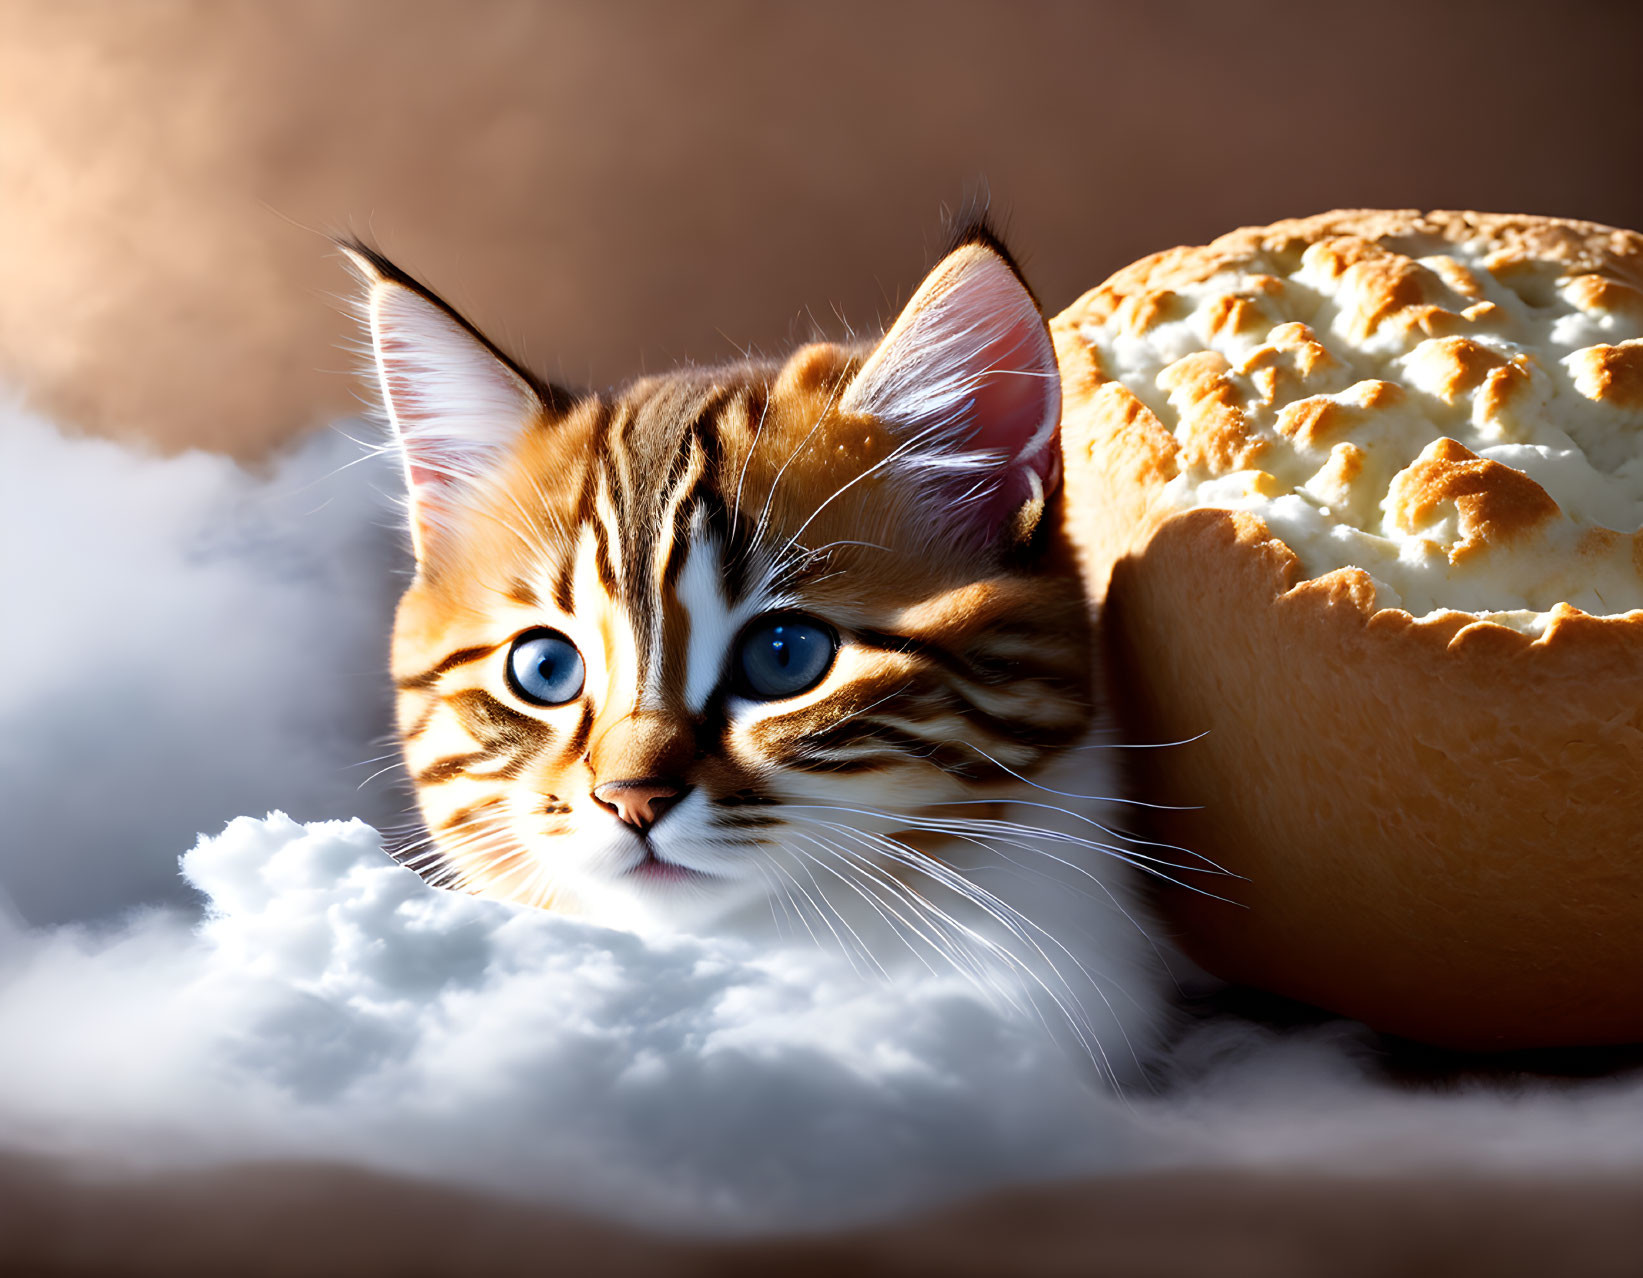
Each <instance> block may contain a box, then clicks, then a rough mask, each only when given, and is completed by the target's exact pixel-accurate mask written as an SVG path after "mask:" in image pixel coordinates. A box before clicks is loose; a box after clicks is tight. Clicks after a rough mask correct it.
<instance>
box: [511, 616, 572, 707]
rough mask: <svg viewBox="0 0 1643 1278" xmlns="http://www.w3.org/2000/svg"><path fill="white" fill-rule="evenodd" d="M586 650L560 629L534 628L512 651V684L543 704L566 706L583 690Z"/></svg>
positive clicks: (525, 695) (527, 696) (526, 696)
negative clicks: (578, 647) (583, 650)
mask: <svg viewBox="0 0 1643 1278" xmlns="http://www.w3.org/2000/svg"><path fill="white" fill-rule="evenodd" d="M584 674H585V671H584V670H583V667H582V654H581V653H579V652H578V651H576V645H575V644H573V643H572V642H571V641H570V640H569V639H567V638H565V636H564V635H562V634H560V633H559V632H558V631H557V630H530V631H527V632H526V633H525V634H522V635H520V636H519V638H517V639H515V640H514V641H513V647H512V648H511V649H509V651H508V686H509V687H510V688H512V689H513V690H514V691H515V692H517V693H518V694H519V695H520V696H521V697H523V698H524V699H525V700H526V701H530V702H534V703H535V704H536V705H539V706H562V705H564V704H565V702H567V701H570V700H572V699H573V698H574V697H576V695H577V694H578V693H580V692H581V691H582V679H583V676H584Z"/></svg>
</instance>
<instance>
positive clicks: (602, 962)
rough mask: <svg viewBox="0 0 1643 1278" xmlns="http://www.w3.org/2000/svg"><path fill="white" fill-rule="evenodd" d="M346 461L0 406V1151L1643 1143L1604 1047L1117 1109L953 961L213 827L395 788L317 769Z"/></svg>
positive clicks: (1189, 1093) (483, 1172) (572, 1172)
mask: <svg viewBox="0 0 1643 1278" xmlns="http://www.w3.org/2000/svg"><path fill="white" fill-rule="evenodd" d="M357 455H358V452H357V449H356V448H355V446H353V445H352V444H349V443H348V442H347V441H346V440H343V439H341V438H340V437H336V436H322V437H320V438H319V439H317V440H316V441H314V442H313V443H311V444H310V445H309V446H308V447H307V448H305V449H304V450H303V451H301V452H299V453H296V454H294V455H292V456H291V457H288V458H286V459H285V460H283V461H281V462H279V463H277V464H276V465H274V466H272V467H271V468H270V469H269V470H268V472H267V473H266V474H262V475H253V474H250V473H248V472H246V471H245V470H243V469H241V468H239V467H237V466H235V465H233V464H232V463H230V462H228V461H226V460H224V459H222V458H216V457H208V456H201V455H197V454H196V455H189V456H184V457H178V458H172V459H164V460H162V459H156V458H150V457H144V456H141V455H138V454H135V453H133V452H131V451H130V450H127V449H123V448H119V447H116V446H114V445H111V444H107V443H101V442H96V441H87V440H74V439H65V438H62V437H60V436H59V435H57V434H56V433H55V432H54V431H53V430H51V429H50V428H49V427H47V426H46V425H44V424H42V423H40V422H38V421H34V420H32V419H30V418H28V417H27V416H26V415H24V414H21V413H13V414H12V415H10V416H9V417H8V416H5V415H3V414H0V556H3V557H4V558H3V560H0V563H3V585H4V588H5V592H6V598H7V610H6V612H5V614H4V616H5V619H6V624H5V625H3V626H0V662H3V666H0V668H3V669H4V670H5V671H6V672H7V673H6V679H5V680H4V682H3V683H0V812H3V813H4V814H5V818H6V828H5V832H4V834H3V835H0V885H3V886H4V888H5V889H7V890H9V892H10V893H11V894H12V895H13V896H14V897H15V899H16V900H17V902H18V904H19V906H20V910H19V911H18V912H11V911H8V910H7V909H5V908H4V907H3V904H0V1146H12V1147H27V1148H33V1149H37V1150H43V1151H49V1152H55V1153H70V1154H73V1153H79V1154H89V1155H93V1156H96V1157H98V1158H104V1159H107V1158H114V1159H118V1160H121V1161H128V1160H135V1161H138V1162H162V1163H166V1162H172V1163H174V1162H178V1161H193V1160H201V1159H204V1160H213V1159H227V1158H232V1159H243V1158H247V1157H259V1156H277V1155H309V1156H319V1157H325V1158H334V1159H341V1160H345V1161H356V1162H364V1163H369V1164H373V1165H377V1166H382V1167H387V1168H392V1169H395V1170H399V1171H410V1172H416V1173H421V1174H426V1175H429V1176H433V1177H438V1178H446V1179H450V1180H453V1181H458V1182H461V1183H464V1184H470V1185H474V1184H477V1185H482V1186H487V1187H493V1188H495V1189H497V1190H499V1191H502V1192H507V1193H510V1194H526V1195H531V1196H538V1197H548V1198H552V1199H555V1200H558V1201H562V1202H567V1203H572V1204H577V1205H581V1206H585V1207H590V1208H593V1209H595V1210H598V1211H601V1212H605V1213H609V1214H615V1215H621V1216H626V1217H629V1218H632V1219H635V1220H642V1221H645V1222H647V1223H652V1224H656V1223H667V1224H682V1225H692V1226H698V1227H702V1228H751V1227H776V1226H781V1225H798V1224H804V1225H819V1224H827V1223H830V1222H836V1221H843V1220H851V1219H859V1218H862V1217H866V1216H872V1215H877V1214H885V1213H892V1212H895V1211H897V1210H901V1209H904V1208H907V1207H910V1206H912V1205H915V1204H918V1203H923V1202H928V1201H933V1200H936V1199H939V1198H942V1197H945V1196H948V1195H951V1194H956V1193H960V1192H963V1191H967V1190H979V1189H984V1188H987V1187H991V1186H995V1185H999V1184H1003V1183H1007V1182H1012V1181H1021V1180H1031V1179H1040V1178H1046V1177H1053V1176H1061V1175H1068V1174H1074V1173H1079V1172H1090V1171H1098V1170H1106V1169H1118V1168H1126V1167H1140V1166H1149V1165H1163V1164H1174V1165H1180V1164H1183V1163H1197V1164H1211V1163H1222V1164H1225V1163H1237V1164H1260V1165H1278V1164H1286V1165H1294V1164H1297V1163H1302V1164H1307V1165H1312V1166H1317V1167H1320V1168H1329V1169H1332V1170H1337V1171H1346V1172H1361V1171H1365V1170H1372V1169H1379V1168H1395V1167H1400V1166H1407V1165H1410V1164H1412V1163H1426V1164H1432V1163H1439V1164H1449V1165H1468V1166H1491V1167H1500V1166H1534V1167H1537V1168H1545V1167H1547V1166H1551V1165H1564V1166H1570V1167H1581V1168H1596V1167H1604V1166H1617V1165H1624V1166H1629V1167H1636V1166H1638V1165H1640V1164H1643V1085H1640V1084H1639V1082H1638V1081H1637V1079H1636V1078H1635V1077H1633V1078H1613V1079H1608V1080H1602V1081H1596V1082H1592V1083H1586V1084H1579V1085H1576V1084H1555V1083H1542V1084H1535V1085H1532V1086H1525V1085H1517V1084H1506V1085H1495V1086H1484V1085H1483V1084H1481V1083H1480V1084H1473V1085H1470V1086H1467V1087H1457V1088H1446V1089H1442V1090H1438V1089H1428V1090H1424V1091H1422V1090H1414V1091H1411V1090H1409V1089H1407V1088H1400V1087H1397V1086H1394V1085H1393V1084H1391V1083H1389V1082H1388V1081H1386V1079H1385V1078H1383V1077H1382V1076H1381V1074H1380V1072H1379V1069H1378V1065H1377V1062H1376V1059H1375V1055H1374V1051H1373V1045H1372V1044H1371V1043H1370V1042H1369V1040H1367V1038H1366V1036H1365V1035H1364V1034H1363V1033H1362V1031H1359V1030H1356V1029H1355V1028H1354V1027H1351V1026H1347V1025H1340V1024H1336V1025H1329V1026H1324V1027H1321V1028H1313V1029H1306V1030H1296V1031H1286V1032H1281V1033H1280V1032H1276V1031H1271V1030H1267V1029H1263V1028H1261V1027H1258V1026H1254V1025H1250V1024H1248V1023H1245V1022H1242V1021H1239V1020H1237V1019H1235V1018H1221V1019H1218V1020H1215V1021H1212V1022H1210V1023H1207V1024H1204V1025H1200V1026H1198V1027H1197V1028H1195V1029H1193V1030H1191V1031H1190V1032H1188V1033H1187V1034H1186V1035H1185V1036H1184V1037H1183V1039H1182V1040H1181V1042H1180V1043H1179V1044H1178V1045H1177V1046H1176V1048H1175V1049H1174V1050H1173V1052H1172V1055H1171V1058H1170V1060H1169V1062H1168V1063H1167V1065H1166V1069H1165V1071H1164V1076H1163V1082H1162V1084H1161V1086H1160V1089H1159V1091H1158V1092H1157V1093H1156V1094H1153V1095H1146V1096H1139V1097H1131V1098H1128V1099H1127V1100H1125V1101H1122V1102H1121V1101H1117V1100H1114V1099H1112V1098H1110V1097H1108V1096H1105V1095H1103V1094H1101V1093H1099V1092H1098V1091H1096V1090H1094V1089H1093V1088H1092V1087H1091V1086H1090V1073H1089V1071H1087V1070H1085V1069H1083V1068H1081V1067H1080V1066H1079V1065H1077V1064H1076V1063H1074V1062H1071V1061H1069V1060H1068V1059H1067V1058H1065V1057H1064V1056H1062V1055H1061V1054H1060V1053H1059V1052H1058V1051H1057V1050H1056V1049H1055V1048H1053V1047H1052V1046H1050V1045H1049V1044H1048V1043H1046V1042H1045V1041H1043V1040H1041V1039H1039V1038H1037V1037H1035V1036H1034V1035H1032V1034H1030V1033H1028V1032H1027V1031H1026V1030H1024V1029H1022V1028H1020V1027H1017V1026H1013V1025H1011V1024H1010V1023H1008V1022H1007V1021H1005V1020H1004V1019H1002V1018H1001V1017H1000V1016H999V1015H998V1014H997V1013H996V1012H995V1011H994V1009H992V1008H990V1007H988V1006H985V1005H984V1004H982V1003H981V1002H979V1001H978V1000H977V997H976V996H975V995H974V994H973V992H972V991H971V990H970V988H969V987H968V986H967V985H965V984H963V983H962V982H959V981H957V980H953V979H942V978H939V977H936V976H930V977H928V978H925V979H921V980H918V981H908V980H904V981H899V982H898V983H895V984H890V983H885V982H877V981H873V980H871V979H867V978H864V977H861V976H858V975H857V974H856V973H855V972H854V971H853V970H852V969H851V967H850V965H849V964H848V963H847V962H846V961H845V960H844V959H843V958H841V957H840V956H837V955H832V954H825V953H819V952H813V951H772V950H758V949H753V948H750V947H749V946H748V945H747V944H745V943H739V942H734V941H729V940H714V939H691V938H682V937H681V938H675V939H671V940H666V939H640V938H638V937H634V936H630V935H627V934H624V933H620V932H611V931H605V930H601V929H598V928H593V927H589V926H587V925H584V924H579V923H577V922H574V921H572V920H567V919H561V918H557V917H551V916H547V915H542V914H537V913H530V912H522V911H518V910H515V909H513V908H511V907H508V906H505V905H501V904H497V903H494V902H484V901H478V900H473V899H471V898H467V897H462V896H456V895H453V894H450V893H445V892H439V891H436V890H433V889H430V888H428V887H426V886H425V885H424V884H423V883H422V882H421V881H420V880H418V879H417V878H416V877H415V876H414V875H412V874H410V873H409V872H408V871H405V870H402V869H400V868H399V867H397V866H395V865H393V864H392V863H390V862H389V861H388V859H387V858H386V857H385V856H384V855H383V853H382V851H381V839H380V836H379V835H378V834H377V833H376V831H375V830H374V829H373V828H372V827H371V826H370V825H368V824H365V823H363V822H361V821H358V820H354V821H342V820H337V821H328V822H322V823H317V824H308V825H304V824H300V823H298V822H296V821H293V820H290V819H288V818H285V817H282V816H271V817H269V818H267V819H265V820H258V819H251V818H240V819H236V820H232V821H230V822H229V824H228V825H227V828H226V830H224V829H223V823H224V822H225V821H228V819H229V818H230V817H234V816H235V815H236V814H237V813H238V812H240V811H242V810H245V811H253V812H261V811H266V810H267V809H268V808H269V807H271V806H276V805H277V806H280V807H284V808H286V809H287V810H290V811H292V812H293V813H294V814H296V815H298V816H300V817H302V818H313V817H325V816H335V817H343V816H351V815H358V816H364V817H367V818H369V819H370V820H372V821H375V822H378V823H380V822H381V821H382V820H384V819H385V814H386V813H387V812H389V811H390V810H391V809H392V808H394V807H396V806H397V800H396V799H395V798H394V797H393V796H392V795H391V793H389V794H386V795H385V796H383V797H377V798H371V797H369V796H370V795H371V793H372V791H371V790H370V789H369V788H368V789H367V790H366V791H365V792H364V793H363V794H361V793H360V792H358V791H357V790H356V786H357V785H358V782H359V780H360V779H361V778H362V777H363V775H364V774H366V773H368V772H370V771H371V770H372V768H373V767H375V766H379V765H371V766H367V767H365V768H359V767H351V766H350V765H355V764H358V763H360V762H361V761H362V760H364V759H366V758H368V757H370V756H371V755H375V754H380V753H382V752H383V750H384V749H386V747H373V746H372V744H371V741H372V739H373V738H374V737H376V736H377V735H378V734H380V733H381V732H382V730H383V727H384V725H385V721H386V715H385V712H386V696H385V692H386V689H385V681H384V679H383V676H382V674H381V666H382V652H383V645H384V642H385V632H386V627H387V618H388V613H389V608H390V606H391V595H392V594H393V592H394V591H395V589H396V588H397V586H398V584H399V579H398V578H397V577H396V576H395V569H396V568H398V567H400V566H402V565H401V562H400V560H399V558H398V551H397V535H396V534H395V532H394V531H393V529H392V523H393V516H392V514H391V513H390V512H389V510H388V508H387V507H386V505H385V504H384V503H383V502H382V501H381V500H380V499H379V497H378V494H376V493H375V492H374V488H375V487H376V486H378V485H381V486H383V487H388V486H391V484H392V477H391V476H385V475H384V474H383V472H382V471H381V470H380V469H379V468H374V467H373V466H370V465H361V466H355V467H347V468H344V469H339V468H342V467H345V466H346V463H348V462H349V461H350V460H352V459H353V458H354V457H356V456H357ZM199 830H206V831H211V832H213V833H212V835H211V837H207V838H203V839H201V840H200V841H199V842H198V843H197V845H195V846H194V848H193V851H191V852H189V853H188V854H187V856H186V857H185V858H184V866H183V868H184V871H185V874H186V881H185V879H184V878H183V877H180V876H179V875H178V874H177V852H178V850H179V849H181V848H186V847H188V846H189V845H190V844H191V843H194V836H195V832H196V831H199ZM219 831H220V832H219ZM190 885H191V886H190ZM202 904H204V905H205V906H206V908H205V909H204V911H203V913H202V911H201V906H202ZM122 912H123V913H122ZM25 920H27V921H25Z"/></svg>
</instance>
